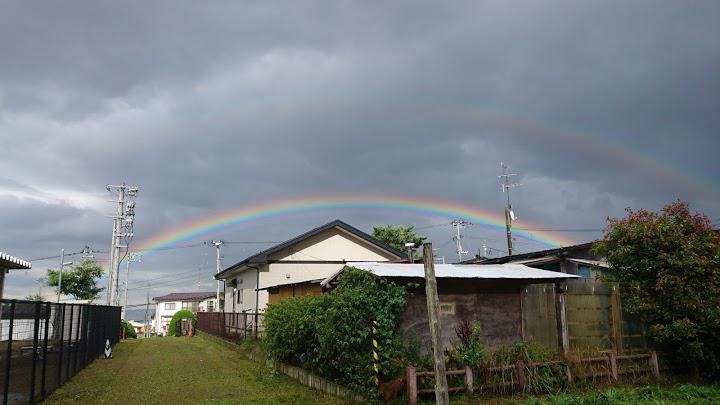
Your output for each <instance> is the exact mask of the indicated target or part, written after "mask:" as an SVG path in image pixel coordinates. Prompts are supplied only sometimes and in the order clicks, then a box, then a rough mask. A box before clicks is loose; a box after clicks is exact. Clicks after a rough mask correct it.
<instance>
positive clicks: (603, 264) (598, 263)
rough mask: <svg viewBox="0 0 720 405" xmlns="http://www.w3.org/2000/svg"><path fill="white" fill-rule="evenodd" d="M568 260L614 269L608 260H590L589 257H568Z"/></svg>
mask: <svg viewBox="0 0 720 405" xmlns="http://www.w3.org/2000/svg"><path fill="white" fill-rule="evenodd" d="M567 261H569V262H574V263H580V264H589V265H591V266H594V267H603V268H606V269H612V266H610V263H608V262H606V261H605V260H589V259H571V258H568V259H567Z"/></svg>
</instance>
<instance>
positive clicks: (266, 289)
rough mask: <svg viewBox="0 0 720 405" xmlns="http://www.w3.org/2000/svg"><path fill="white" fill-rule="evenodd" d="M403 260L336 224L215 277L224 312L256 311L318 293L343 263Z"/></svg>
mask: <svg viewBox="0 0 720 405" xmlns="http://www.w3.org/2000/svg"><path fill="white" fill-rule="evenodd" d="M405 258H406V255H405V254H404V253H403V252H400V251H398V250H396V249H394V248H392V247H391V246H389V245H387V244H386V243H385V242H382V241H380V240H378V239H375V238H373V237H372V236H370V235H368V234H367V233H365V232H362V231H360V230H359V229H357V228H355V227H352V226H350V225H348V224H346V223H345V222H343V221H340V220H335V221H332V222H330V223H327V224H325V225H322V226H319V227H317V228H315V229H312V230H310V231H308V232H306V233H304V234H302V235H299V236H297V237H295V238H292V239H290V240H288V241H286V242H283V243H280V244H279V245H276V246H273V247H271V248H269V249H267V250H264V251H262V252H260V253H257V254H255V255H253V256H250V257H248V258H246V259H245V260H242V261H240V262H238V263H236V264H233V265H232V266H230V267H228V268H226V269H225V270H223V271H222V272H220V273H218V274H217V275H216V276H215V278H216V279H218V280H224V281H225V286H226V288H225V308H224V311H225V312H255V310H256V309H257V310H259V311H262V310H264V309H265V307H266V306H267V304H268V303H272V302H275V301H277V300H280V299H282V298H285V297H292V296H298V295H307V294H319V293H320V291H321V287H320V282H321V281H322V280H323V279H325V278H326V277H328V276H330V275H332V274H334V273H335V272H337V271H338V270H340V269H342V268H343V267H344V266H345V265H347V264H352V263H353V262H367V261H371V262H384V261H398V260H404V259H405Z"/></svg>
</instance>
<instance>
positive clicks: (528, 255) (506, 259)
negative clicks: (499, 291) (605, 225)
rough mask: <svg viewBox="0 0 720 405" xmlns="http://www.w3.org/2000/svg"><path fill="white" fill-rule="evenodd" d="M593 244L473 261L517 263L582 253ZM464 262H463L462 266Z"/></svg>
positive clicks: (478, 262)
mask: <svg viewBox="0 0 720 405" xmlns="http://www.w3.org/2000/svg"><path fill="white" fill-rule="evenodd" d="M593 243H594V242H587V243H581V244H579V245H573V246H563V247H560V248H555V249H547V250H538V251H536V252H529V253H522V254H517V255H512V256H503V257H493V258H490V259H484V260H479V261H477V260H476V261H474V262H473V263H475V264H501V263H510V262H517V261H520V260H527V259H536V258H540V257H547V256H565V255H567V254H568V253H570V252H574V251H583V250H590V248H592V245H593ZM464 263H466V262H463V264H464Z"/></svg>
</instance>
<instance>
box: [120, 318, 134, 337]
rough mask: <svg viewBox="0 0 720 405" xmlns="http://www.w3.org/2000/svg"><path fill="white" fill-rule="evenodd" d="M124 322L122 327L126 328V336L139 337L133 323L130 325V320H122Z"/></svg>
mask: <svg viewBox="0 0 720 405" xmlns="http://www.w3.org/2000/svg"><path fill="white" fill-rule="evenodd" d="M120 323H121V324H122V327H123V328H124V329H125V337H127V338H131V339H137V333H135V328H133V326H132V325H130V322H127V321H120Z"/></svg>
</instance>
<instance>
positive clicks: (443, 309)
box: [440, 302, 455, 316]
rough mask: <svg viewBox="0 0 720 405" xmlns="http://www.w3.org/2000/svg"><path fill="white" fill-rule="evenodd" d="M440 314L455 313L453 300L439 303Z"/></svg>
mask: <svg viewBox="0 0 720 405" xmlns="http://www.w3.org/2000/svg"><path fill="white" fill-rule="evenodd" d="M440 315H445V316H447V315H455V303H454V302H441V303H440Z"/></svg>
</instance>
